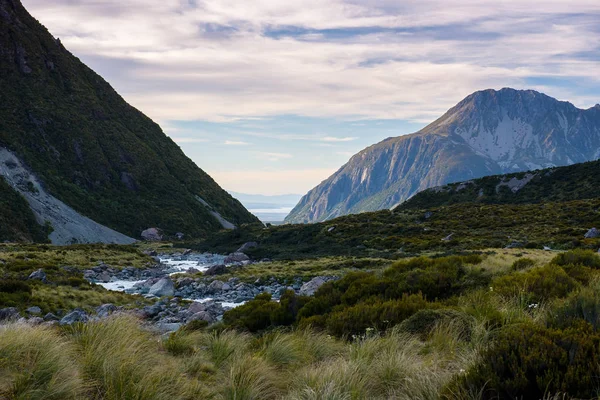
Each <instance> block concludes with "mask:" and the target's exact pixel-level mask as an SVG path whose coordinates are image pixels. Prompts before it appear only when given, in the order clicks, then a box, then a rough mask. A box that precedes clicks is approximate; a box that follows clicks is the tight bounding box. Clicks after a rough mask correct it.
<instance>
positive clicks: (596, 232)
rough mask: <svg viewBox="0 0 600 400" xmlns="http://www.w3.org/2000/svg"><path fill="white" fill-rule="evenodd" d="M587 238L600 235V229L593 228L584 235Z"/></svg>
mask: <svg viewBox="0 0 600 400" xmlns="http://www.w3.org/2000/svg"><path fill="white" fill-rule="evenodd" d="M584 237H585V238H586V239H595V238H598V237H600V231H599V230H598V229H596V228H592V229H590V230H589V231H587V233H586V234H585V236H584Z"/></svg>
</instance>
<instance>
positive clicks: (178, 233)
mask: <svg viewBox="0 0 600 400" xmlns="http://www.w3.org/2000/svg"><path fill="white" fill-rule="evenodd" d="M175 237H176V238H177V240H183V238H184V237H185V235H184V234H183V233H181V232H177V233H176V234H175Z"/></svg>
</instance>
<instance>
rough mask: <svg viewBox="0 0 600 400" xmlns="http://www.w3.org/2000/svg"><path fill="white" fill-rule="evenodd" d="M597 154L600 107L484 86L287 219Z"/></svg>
mask: <svg viewBox="0 0 600 400" xmlns="http://www.w3.org/2000/svg"><path fill="white" fill-rule="evenodd" d="M598 158H600V105H596V106H595V107H592V108H590V109H587V110H583V109H579V108H577V107H575V106H574V105H573V104H571V103H568V102H563V101H558V100H556V99H554V98H552V97H549V96H547V95H545V94H542V93H539V92H536V91H533V90H526V91H520V90H514V89H508V88H507V89H502V90H499V91H496V90H485V91H480V92H476V93H473V94H472V95H470V96H468V97H467V98H466V99H464V100H463V101H461V102H460V103H458V104H457V105H456V106H455V107H453V108H452V109H450V110H449V111H448V112H447V113H446V114H444V115H443V116H442V117H441V118H439V119H438V120H437V121H434V122H433V123H431V124H430V125H428V126H427V127H425V128H423V129H422V130H421V131H419V132H416V133H413V134H411V135H405V136H400V137H394V138H388V139H386V140H384V141H382V142H380V143H378V144H375V145H373V146H370V147H368V148H366V149H365V150H363V151H361V152H360V153H358V154H356V155H355V156H353V157H352V158H351V159H350V161H349V162H348V163H347V164H346V165H344V166H343V167H342V168H340V169H339V170H338V171H337V172H336V173H335V174H333V175H332V176H331V177H329V178H328V179H327V180H325V181H323V182H322V183H321V184H320V185H319V186H317V187H316V188H314V189H312V190H311V191H310V192H309V193H308V194H306V195H305V196H304V197H303V198H302V199H301V200H300V202H299V203H298V205H297V206H296V207H295V208H294V209H293V210H292V212H291V213H290V214H289V215H288V217H287V218H286V222H289V223H306V222H317V221H323V220H327V219H331V218H335V217H338V216H341V215H346V214H353V213H359V212H363V211H374V210H379V209H383V208H390V207H393V206H395V205H397V204H398V203H400V202H402V201H404V200H406V199H408V198H409V197H411V196H412V195H414V194H415V193H417V192H419V191H421V190H424V189H427V188H429V187H433V186H439V185H443V184H446V183H450V182H456V181H463V180H467V179H471V178H478V177H482V176H486V175H493V174H504V173H509V172H518V171H525V170H532V169H540V168H548V167H553V166H563V165H571V164H574V163H580V162H584V161H590V160H596V159H598Z"/></svg>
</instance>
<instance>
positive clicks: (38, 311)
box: [26, 306, 42, 315]
mask: <svg viewBox="0 0 600 400" xmlns="http://www.w3.org/2000/svg"><path fill="white" fill-rule="evenodd" d="M26 311H27V313H28V314H32V315H40V314H41V313H42V309H41V308H39V307H38V306H33V307H29V308H28V309H27V310H26Z"/></svg>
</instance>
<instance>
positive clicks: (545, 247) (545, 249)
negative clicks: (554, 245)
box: [544, 246, 552, 251]
mask: <svg viewBox="0 0 600 400" xmlns="http://www.w3.org/2000/svg"><path fill="white" fill-rule="evenodd" d="M544 251H552V249H551V248H550V247H548V246H544Z"/></svg>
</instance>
